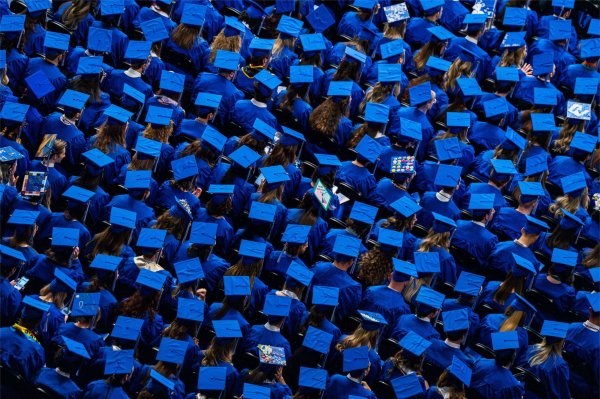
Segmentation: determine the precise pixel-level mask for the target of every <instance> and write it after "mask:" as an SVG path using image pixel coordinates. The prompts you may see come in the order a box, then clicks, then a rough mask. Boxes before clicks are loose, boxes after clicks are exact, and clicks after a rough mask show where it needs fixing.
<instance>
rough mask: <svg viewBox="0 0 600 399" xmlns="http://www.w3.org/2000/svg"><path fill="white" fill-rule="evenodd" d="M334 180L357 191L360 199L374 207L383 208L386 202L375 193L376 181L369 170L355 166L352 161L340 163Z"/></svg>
mask: <svg viewBox="0 0 600 399" xmlns="http://www.w3.org/2000/svg"><path fill="white" fill-rule="evenodd" d="M336 180H338V181H343V182H345V183H347V184H349V185H350V186H352V187H353V188H354V189H355V190H356V191H358V192H359V193H360V194H361V196H362V197H364V198H368V199H369V201H371V202H373V203H374V204H376V205H380V206H385V205H386V201H385V199H384V198H382V197H381V196H380V195H379V194H378V193H377V190H376V189H377V181H376V180H375V177H374V176H373V174H372V173H371V172H370V171H369V169H367V168H365V167H361V166H357V165H355V164H354V163H352V161H345V162H342V166H341V167H340V169H339V170H338V173H337V175H336Z"/></svg>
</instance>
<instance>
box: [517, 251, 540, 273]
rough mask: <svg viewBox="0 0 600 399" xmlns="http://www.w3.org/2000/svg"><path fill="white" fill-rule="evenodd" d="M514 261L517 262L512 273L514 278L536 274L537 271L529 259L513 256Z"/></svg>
mask: <svg viewBox="0 0 600 399" xmlns="http://www.w3.org/2000/svg"><path fill="white" fill-rule="evenodd" d="M512 256H513V259H514V261H515V263H514V265H513V267H512V269H511V271H512V274H513V276H515V277H524V276H527V275H528V274H529V273H533V274H535V273H536V272H537V271H536V269H535V266H534V265H533V263H531V262H530V261H529V260H528V259H525V258H523V257H522V256H519V255H517V254H514V253H513V254H512Z"/></svg>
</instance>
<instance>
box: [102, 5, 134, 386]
mask: <svg viewBox="0 0 600 399" xmlns="http://www.w3.org/2000/svg"><path fill="white" fill-rule="evenodd" d="M102 3H104V1H102ZM133 353H134V350H133V349H121V350H115V349H111V350H108V351H106V362H105V363H104V375H113V374H130V373H131V372H132V371H133V365H134V357H133Z"/></svg>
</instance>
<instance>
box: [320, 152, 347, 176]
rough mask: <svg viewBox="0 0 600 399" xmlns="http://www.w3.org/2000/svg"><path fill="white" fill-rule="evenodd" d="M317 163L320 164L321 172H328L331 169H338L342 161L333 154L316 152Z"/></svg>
mask: <svg viewBox="0 0 600 399" xmlns="http://www.w3.org/2000/svg"><path fill="white" fill-rule="evenodd" d="M314 156H315V158H316V160H317V164H319V168H318V170H319V173H322V174H327V173H330V172H331V171H336V170H337V169H338V168H339V167H340V166H342V163H341V162H340V159H339V158H338V157H337V156H335V155H332V154H314Z"/></svg>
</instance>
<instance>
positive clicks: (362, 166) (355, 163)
mask: <svg viewBox="0 0 600 399" xmlns="http://www.w3.org/2000/svg"><path fill="white" fill-rule="evenodd" d="M352 164H353V165H356V166H358V167H359V168H364V167H365V165H363V164H362V163H360V162H358V160H357V159H355V160H354V161H352Z"/></svg>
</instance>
